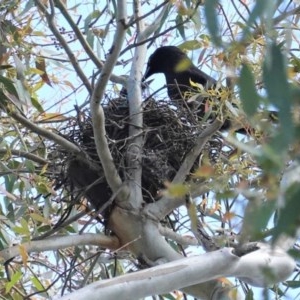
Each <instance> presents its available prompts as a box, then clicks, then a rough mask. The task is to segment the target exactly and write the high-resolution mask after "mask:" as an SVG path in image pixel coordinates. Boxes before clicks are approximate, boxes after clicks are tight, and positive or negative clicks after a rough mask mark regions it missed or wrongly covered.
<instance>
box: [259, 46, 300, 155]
mask: <svg viewBox="0 0 300 300" xmlns="http://www.w3.org/2000/svg"><path fill="white" fill-rule="evenodd" d="M263 79H264V83H265V88H266V91H267V94H268V98H269V101H270V103H271V104H273V105H275V106H276V107H277V108H278V116H279V121H280V123H281V126H280V130H279V132H278V135H277V136H276V139H277V140H280V145H281V147H284V146H285V147H287V146H288V144H289V142H290V141H291V140H292V138H293V136H294V129H293V121H292V115H291V100H292V93H291V88H290V85H289V83H288V80H287V73H286V65H285V62H284V57H283V54H282V53H281V50H280V47H279V46H278V45H276V44H275V43H273V44H272V45H271V47H270V49H269V51H268V53H267V57H266V59H265V61H264V66H263ZM275 142H276V141H275ZM276 145H277V144H276V143H275V146H276ZM279 150H280V149H279Z"/></svg>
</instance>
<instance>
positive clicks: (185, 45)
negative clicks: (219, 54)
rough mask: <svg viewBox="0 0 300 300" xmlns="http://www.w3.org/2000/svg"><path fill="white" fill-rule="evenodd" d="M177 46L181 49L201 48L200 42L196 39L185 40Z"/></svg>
mask: <svg viewBox="0 0 300 300" xmlns="http://www.w3.org/2000/svg"><path fill="white" fill-rule="evenodd" d="M178 48H180V49H181V50H195V49H199V48H201V43H199V42H198V41H196V40H193V41H186V42H184V43H182V44H180V45H178Z"/></svg>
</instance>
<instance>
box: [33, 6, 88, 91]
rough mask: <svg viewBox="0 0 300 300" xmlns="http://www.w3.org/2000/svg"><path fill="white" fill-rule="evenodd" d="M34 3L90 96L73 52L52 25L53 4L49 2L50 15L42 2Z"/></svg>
mask: <svg viewBox="0 0 300 300" xmlns="http://www.w3.org/2000/svg"><path fill="white" fill-rule="evenodd" d="M35 3H36V5H37V6H38V8H39V9H40V10H41V11H42V12H43V14H44V15H45V17H46V20H47V22H48V25H49V28H50V30H51V31H52V33H53V34H54V36H55V37H56V38H57V40H58V41H59V42H60V44H61V46H62V47H63V48H64V50H65V51H66V53H67V55H68V57H69V60H70V62H71V64H72V66H73V68H74V70H75V71H76V74H77V75H78V77H79V78H80V79H81V81H82V83H83V84H84V86H85V87H86V89H87V90H88V92H89V94H92V86H91V84H90V82H89V80H88V78H87V77H86V76H85V74H84V72H83V71H82V69H81V68H80V66H79V64H78V61H77V59H76V57H75V55H74V51H73V50H71V48H70V47H69V45H68V43H67V42H66V41H65V39H64V38H63V37H62V35H61V34H60V33H59V31H58V30H57V28H56V26H55V24H54V15H55V14H54V4H53V1H50V7H51V13H48V11H47V8H46V7H45V6H44V4H42V2H41V1H40V0H35Z"/></svg>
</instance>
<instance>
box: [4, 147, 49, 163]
mask: <svg viewBox="0 0 300 300" xmlns="http://www.w3.org/2000/svg"><path fill="white" fill-rule="evenodd" d="M7 153H11V154H13V155H16V156H19V157H25V158H28V159H30V160H32V161H35V162H36V163H39V164H41V165H45V164H49V163H50V161H49V160H46V159H44V158H42V157H39V156H37V155H35V154H32V153H29V152H25V151H22V150H14V149H10V150H7V149H0V154H7Z"/></svg>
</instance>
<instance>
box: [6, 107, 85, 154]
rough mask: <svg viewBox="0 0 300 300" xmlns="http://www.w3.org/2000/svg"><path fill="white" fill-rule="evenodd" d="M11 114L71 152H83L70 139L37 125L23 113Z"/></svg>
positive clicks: (32, 129) (26, 125) (29, 127)
mask: <svg viewBox="0 0 300 300" xmlns="http://www.w3.org/2000/svg"><path fill="white" fill-rule="evenodd" d="M10 115H11V116H12V117H13V118H14V119H15V120H17V121H18V122H20V123H21V124H22V125H24V126H25V127H26V128H28V129H30V130H31V131H33V132H35V133H37V134H40V135H41V136H43V137H45V138H48V139H50V140H52V141H54V142H56V143H57V144H59V145H60V146H62V147H64V149H66V150H68V151H70V152H74V153H80V152H81V149H80V148H78V147H77V146H76V145H74V144H73V143H71V142H69V141H68V140H66V139H65V138H63V137H61V136H59V135H57V134H56V133H54V132H51V131H49V130H47V129H44V128H41V127H39V126H37V125H36V124H34V123H32V122H31V121H30V120H29V119H27V118H25V117H23V116H22V115H21V114H19V113H17V112H10Z"/></svg>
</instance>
